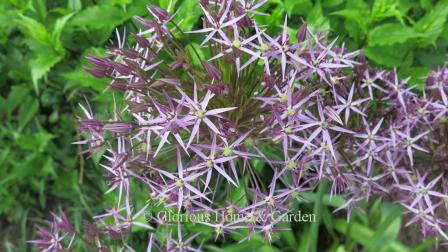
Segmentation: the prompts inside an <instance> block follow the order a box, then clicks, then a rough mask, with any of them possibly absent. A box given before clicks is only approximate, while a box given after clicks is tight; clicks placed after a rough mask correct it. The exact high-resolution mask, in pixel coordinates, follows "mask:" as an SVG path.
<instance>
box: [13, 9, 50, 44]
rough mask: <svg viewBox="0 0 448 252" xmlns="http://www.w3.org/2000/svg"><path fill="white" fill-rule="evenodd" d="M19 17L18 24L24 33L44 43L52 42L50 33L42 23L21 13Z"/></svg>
mask: <svg viewBox="0 0 448 252" xmlns="http://www.w3.org/2000/svg"><path fill="white" fill-rule="evenodd" d="M19 17H20V21H19V20H18V25H19V28H20V30H21V31H22V33H24V34H25V35H26V36H29V37H30V38H32V39H34V40H36V41H38V42H40V43H42V44H47V45H50V44H51V40H50V34H49V33H48V31H47V28H45V26H44V25H43V24H42V23H39V22H38V21H36V20H34V19H32V18H30V17H27V16H24V15H21V14H19Z"/></svg>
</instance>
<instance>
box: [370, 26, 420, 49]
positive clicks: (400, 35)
mask: <svg viewBox="0 0 448 252" xmlns="http://www.w3.org/2000/svg"><path fill="white" fill-rule="evenodd" d="M415 36H416V34H415V33H414V30H413V29H411V28H409V27H407V26H403V25H401V24H397V23H391V24H384V25H380V26H377V27H375V28H374V29H373V30H371V31H370V32H369V35H368V41H369V45H372V46H374V45H392V44H396V43H403V42H405V41H407V40H408V39H411V38H414V37H415Z"/></svg>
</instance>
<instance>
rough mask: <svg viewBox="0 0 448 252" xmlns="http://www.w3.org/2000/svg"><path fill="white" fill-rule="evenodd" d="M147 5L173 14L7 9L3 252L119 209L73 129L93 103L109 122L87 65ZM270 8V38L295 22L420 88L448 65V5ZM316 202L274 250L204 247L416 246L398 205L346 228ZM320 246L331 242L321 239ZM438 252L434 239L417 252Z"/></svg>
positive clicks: (28, 1) (131, 8) (273, 3)
mask: <svg viewBox="0 0 448 252" xmlns="http://www.w3.org/2000/svg"><path fill="white" fill-rule="evenodd" d="M148 3H151V4H156V5H160V6H162V7H166V6H167V5H168V1H166V0H96V1H95V0H2V1H0V76H1V78H0V120H1V124H0V227H1V228H0V245H1V248H0V250H6V251H27V250H29V249H30V248H29V246H28V245H27V244H26V240H27V239H30V238H31V237H32V235H33V226H34V225H35V224H36V223H41V222H42V221H41V219H42V218H46V217H48V216H49V211H55V210H57V208H58V207H62V208H64V209H65V210H67V212H68V213H69V215H70V216H71V218H72V219H73V221H74V223H75V225H76V227H77V228H78V229H79V228H81V227H82V218H85V217H88V216H91V215H94V214H97V213H99V211H101V209H103V206H105V205H107V203H108V202H109V201H111V200H113V199H109V198H108V197H112V196H106V195H104V194H103V193H104V191H105V188H106V185H105V184H104V182H102V181H103V180H102V179H101V172H100V169H97V166H98V163H99V161H100V159H101V155H100V154H99V155H97V156H94V157H92V158H91V159H85V158H83V157H81V156H79V155H78V154H77V153H78V152H79V151H80V150H79V149H78V147H77V146H76V145H73V144H72V142H74V141H76V140H78V139H80V138H81V136H80V135H79V134H78V133H77V132H76V124H75V118H76V114H77V113H78V112H79V111H78V108H77V103H79V102H82V101H83V99H84V97H86V98H88V99H89V100H91V101H92V102H93V103H94V104H95V107H96V108H97V111H99V112H100V116H101V114H103V115H105V114H106V113H108V111H109V108H110V106H108V104H111V101H112V95H111V93H110V92H104V91H105V87H106V85H107V81H105V80H100V79H96V78H94V77H92V76H90V75H88V74H86V73H85V72H83V70H82V68H81V66H83V65H86V64H87V63H86V61H85V59H84V56H86V55H88V54H93V55H102V54H103V53H104V52H105V50H106V48H108V47H111V46H113V45H114V44H116V43H117V42H116V39H115V28H117V31H118V32H119V33H120V34H122V33H124V32H126V33H128V34H130V33H136V32H137V31H138V29H139V25H138V24H137V23H136V22H135V21H133V19H132V17H133V16H135V15H141V16H144V15H147V11H146V8H145V4H148ZM173 3H174V4H175V6H176V8H178V9H179V13H178V15H177V16H178V18H177V21H181V27H182V28H183V29H186V30H188V29H192V28H195V27H198V25H199V24H200V17H201V16H200V15H201V11H200V8H199V6H198V3H197V1H195V0H173ZM262 10H263V11H265V12H267V13H269V14H270V16H267V17H265V16H259V17H258V18H257V19H259V20H258V21H259V23H264V24H266V25H267V28H268V29H271V30H273V31H275V30H280V29H281V27H280V26H281V25H282V23H283V20H284V16H285V15H288V20H289V22H288V24H289V27H290V33H291V35H294V34H295V32H296V30H297V29H298V27H300V25H301V24H302V22H303V21H306V22H307V23H308V24H309V25H310V27H311V28H312V29H313V30H317V29H321V30H323V31H325V32H327V33H328V34H329V37H330V39H333V38H336V37H337V38H338V43H340V44H341V43H345V44H346V46H347V47H349V48H350V49H351V50H354V49H362V50H363V52H364V53H365V55H366V56H367V58H368V59H369V60H370V62H371V63H373V64H376V65H378V66H381V67H385V68H392V67H396V68H397V69H398V71H399V74H400V75H401V77H407V76H409V77H411V78H412V79H411V83H413V84H415V85H416V86H417V87H419V86H420V87H421V85H422V84H423V80H422V76H424V75H426V74H427V73H428V71H429V70H430V69H432V68H435V67H437V66H441V65H443V64H444V62H445V61H446V60H447V50H448V25H447V17H448V1H447V0H442V1H431V0H413V1H410V0H372V1H367V0H348V1H344V0H317V1H311V0H269V1H268V3H267V4H266V5H265V6H264V7H263V8H262ZM111 38H112V39H111ZM261 165H262V164H261ZM235 193H237V192H235ZM324 194H325V195H324ZM319 195H320V197H319ZM144 197H145V195H144V192H142V198H144ZM309 200H310V203H309V204H306V206H303V207H304V208H306V209H309V210H310V211H314V213H316V214H317V215H318V216H320V217H319V218H318V221H317V222H316V223H313V224H310V225H307V226H304V227H299V228H297V227H294V228H293V229H292V230H291V231H290V232H289V231H288V232H284V233H282V234H281V235H280V236H279V237H277V240H274V242H273V244H272V245H268V244H266V243H265V241H264V240H263V239H262V238H261V237H259V239H253V240H252V241H251V242H249V243H248V242H246V243H242V244H236V243H234V242H232V240H229V242H228V243H226V244H225V245H222V244H220V245H219V246H218V245H214V244H213V239H212V237H210V240H209V241H207V242H206V246H205V247H206V248H207V249H209V250H212V251H213V250H216V251H241V250H255V249H256V250H259V251H277V250H279V249H281V250H290V251H321V250H322V249H329V250H330V251H352V250H354V249H355V248H359V247H362V248H364V249H365V251H410V250H409V248H407V247H405V246H404V245H401V243H404V244H410V242H409V243H408V241H409V240H408V239H411V238H412V237H411V238H409V236H408V237H403V235H400V225H401V217H400V214H399V213H400V212H401V209H398V210H397V206H396V205H387V204H384V203H381V202H379V201H378V202H375V203H373V205H372V204H371V205H369V206H366V208H368V209H369V211H368V212H367V215H362V214H355V221H353V222H350V224H347V223H346V222H345V221H344V219H343V216H335V215H334V214H332V213H331V207H334V206H335V205H334V204H335V203H334V202H335V201H334V200H333V201H330V200H329V198H328V195H326V191H325V188H322V189H320V190H319V191H318V192H315V193H311V194H310V195H309ZM336 202H337V200H336ZM192 229H193V230H195V229H198V228H197V227H192ZM198 230H199V229H198ZM322 236H325V237H327V238H328V239H325V241H323V240H322V239H318V238H319V237H321V238H322ZM137 237H139V236H137ZM143 237H144V236H143ZM240 238H241V237H233V241H237V240H238V239H240ZM397 239H399V240H401V243H400V242H398V241H397ZM433 243H434V241H433V240H428V241H426V242H425V243H422V244H420V245H419V246H417V247H416V250H415V251H424V250H425V249H426V248H427V247H431V246H432V245H433ZM219 247H221V248H219Z"/></svg>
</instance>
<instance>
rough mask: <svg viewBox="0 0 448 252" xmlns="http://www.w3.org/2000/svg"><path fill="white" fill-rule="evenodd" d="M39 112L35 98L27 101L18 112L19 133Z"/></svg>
mask: <svg viewBox="0 0 448 252" xmlns="http://www.w3.org/2000/svg"><path fill="white" fill-rule="evenodd" d="M38 110H39V102H38V101H37V99H35V98H31V99H27V100H25V102H24V103H23V104H22V106H20V110H19V115H18V117H19V131H21V130H22V129H23V128H24V127H25V126H26V125H27V124H28V123H29V122H30V121H31V119H33V117H34V116H35V115H36V114H37V112H38Z"/></svg>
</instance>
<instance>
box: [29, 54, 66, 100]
mask: <svg viewBox="0 0 448 252" xmlns="http://www.w3.org/2000/svg"><path fill="white" fill-rule="evenodd" d="M62 58H63V56H62V55H58V54H56V53H41V54H38V55H37V58H36V59H35V60H33V61H32V62H31V64H30V68H31V79H32V81H33V86H34V89H35V91H36V92H37V93H38V91H39V87H38V81H39V79H40V78H42V77H43V76H44V75H45V74H47V73H48V72H49V71H50V69H51V68H52V67H53V66H54V65H55V64H56V63H58V62H59V61H60V60H61V59H62Z"/></svg>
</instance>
